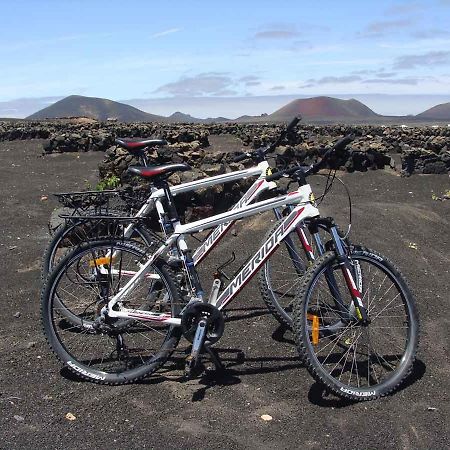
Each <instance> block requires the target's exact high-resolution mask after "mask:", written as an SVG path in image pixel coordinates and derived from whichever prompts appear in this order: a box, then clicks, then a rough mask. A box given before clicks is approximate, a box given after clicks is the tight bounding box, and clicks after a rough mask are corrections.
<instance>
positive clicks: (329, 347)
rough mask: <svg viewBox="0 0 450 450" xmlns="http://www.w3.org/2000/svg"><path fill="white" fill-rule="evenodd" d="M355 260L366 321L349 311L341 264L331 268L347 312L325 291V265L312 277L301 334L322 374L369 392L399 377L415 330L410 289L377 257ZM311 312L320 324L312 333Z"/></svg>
mask: <svg viewBox="0 0 450 450" xmlns="http://www.w3.org/2000/svg"><path fill="white" fill-rule="evenodd" d="M356 259H357V261H358V262H359V264H360V270H361V272H360V273H361V276H362V286H363V289H362V292H361V294H362V299H363V304H364V305H365V306H366V308H367V312H368V316H369V319H370V324H369V325H368V326H362V325H360V324H359V322H358V321H357V320H356V318H355V317H354V314H353V313H352V312H351V310H350V309H351V306H352V302H351V299H350V297H349V294H348V289H347V288H346V286H345V282H344V279H343V276H342V274H341V270H340V268H338V267H336V268H335V270H334V271H333V272H334V274H335V278H336V282H337V284H338V285H339V291H340V292H341V293H344V295H343V300H344V301H343V302H342V303H344V304H345V305H347V311H342V307H340V306H339V304H340V303H341V302H339V301H336V299H335V298H333V297H332V295H331V293H330V292H329V288H328V285H327V283H326V280H325V273H326V267H324V268H323V269H322V270H321V271H320V272H319V273H318V275H317V276H316V277H315V278H314V280H313V281H312V283H311V288H310V289H309V295H308V297H307V300H306V302H305V304H304V308H305V309H304V314H303V320H302V324H303V330H304V331H303V335H304V337H305V340H306V347H307V351H308V353H309V354H310V356H311V357H312V358H313V360H314V363H315V366H316V367H318V368H319V371H320V372H321V375H322V376H325V377H326V378H328V379H329V380H332V382H333V383H335V384H337V385H338V386H339V387H340V389H341V390H343V391H345V390H346V389H349V390H350V392H351V393H353V391H354V392H366V393H369V394H371V393H373V392H375V391H374V389H382V388H383V387H385V386H388V385H389V386H391V385H395V384H396V383H397V379H398V381H400V380H401V378H402V376H403V371H404V368H405V367H406V366H408V364H409V363H410V360H411V356H412V354H413V349H414V345H413V342H412V341H413V340H412V336H413V335H414V330H413V321H412V320H411V308H410V305H409V301H408V293H407V292H406V291H405V289H404V287H403V286H402V283H400V282H398V281H397V280H396V277H395V275H394V274H393V273H392V272H391V271H390V270H389V269H388V268H387V267H385V266H384V265H382V264H381V263H379V262H378V261H374V260H372V259H370V260H369V259H366V258H364V257H358V258H356ZM312 313H313V314H315V315H317V316H318V317H319V322H320V326H319V331H318V332H317V330H314V331H315V333H314V332H313V326H312V323H311V320H308V314H309V315H310V318H311V314H312ZM339 324H341V326H338V325H339ZM317 333H318V337H317ZM314 334H315V336H314ZM356 395H357V394H356Z"/></svg>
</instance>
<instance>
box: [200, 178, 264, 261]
mask: <svg viewBox="0 0 450 450" xmlns="http://www.w3.org/2000/svg"><path fill="white" fill-rule="evenodd" d="M267 185H268V183H267V181H266V180H265V179H264V178H263V179H258V180H256V181H255V182H254V183H253V184H252V185H251V186H250V188H249V190H248V191H247V192H246V193H245V194H244V196H243V197H242V198H241V199H240V200H239V202H237V203H236V204H235V205H234V206H233V208H231V210H234V209H239V208H242V207H243V206H246V205H248V204H250V203H251V202H252V201H253V200H254V199H255V198H256V197H257V196H259V195H260V193H261V192H262V191H263V190H266V189H267V188H268V186H267ZM234 222H235V220H232V221H230V222H225V223H221V224H220V225H218V226H217V227H216V228H214V230H212V231H211V232H210V233H209V234H208V236H207V237H206V239H205V240H204V242H203V243H202V244H201V245H200V247H198V248H197V250H195V252H194V254H193V255H192V258H193V259H194V264H195V265H197V264H199V263H200V262H201V261H202V260H203V259H204V258H205V257H206V255H208V254H209V252H210V251H211V250H212V249H213V248H214V247H215V246H216V245H217V244H218V242H219V241H220V240H221V239H222V238H223V237H224V236H225V234H226V233H227V232H228V230H229V229H230V228H231V227H232V226H233V224H234Z"/></svg>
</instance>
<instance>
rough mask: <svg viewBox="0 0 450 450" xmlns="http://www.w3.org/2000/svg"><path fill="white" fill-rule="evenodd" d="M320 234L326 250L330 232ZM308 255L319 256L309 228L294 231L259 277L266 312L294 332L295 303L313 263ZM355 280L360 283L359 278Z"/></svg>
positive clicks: (278, 223)
mask: <svg viewBox="0 0 450 450" xmlns="http://www.w3.org/2000/svg"><path fill="white" fill-rule="evenodd" d="M281 222H282V220H279V221H276V222H275V224H274V226H273V227H272V228H271V229H270V230H269V232H268V233H267V234H266V236H265V237H264V242H266V241H267V240H268V239H269V238H270V236H271V235H272V234H273V233H274V232H275V230H276V229H277V228H278V227H279V226H280V224H281ZM301 233H303V235H302V234H301ZM319 234H320V237H321V241H322V244H323V245H324V246H328V245H329V244H327V243H328V242H329V243H330V244H331V241H330V238H331V236H330V234H329V233H328V232H326V231H325V230H324V229H322V228H320V229H319ZM302 240H303V242H302ZM358 248H359V246H352V247H351V249H358ZM307 252H310V253H311V255H312V257H313V258H318V257H319V256H320V252H319V249H318V248H317V246H316V243H315V240H314V239H313V237H312V236H311V235H310V234H309V231H308V228H306V227H305V228H299V229H298V230H297V229H295V230H293V231H291V233H289V235H288V236H287V238H285V239H284V240H283V242H281V243H280V245H279V247H278V248H277V249H276V250H275V252H274V253H273V254H272V255H271V256H270V258H269V259H268V260H267V262H266V263H265V264H264V266H263V267H262V268H261V270H260V271H259V274H258V283H259V289H260V292H261V296H262V298H263V300H264V302H265V304H266V305H267V308H268V309H269V311H270V312H271V313H272V315H273V316H274V317H275V318H276V319H277V320H278V322H280V323H281V324H283V325H285V326H287V327H289V328H292V313H293V307H294V299H295V297H296V294H297V291H298V289H299V287H300V285H301V283H302V277H303V276H304V274H305V272H306V270H307V268H308V267H309V266H310V265H311V264H312V261H313V260H312V258H311V256H310V257H309V258H308V255H307ZM356 270H357V267H356ZM356 279H357V280H359V279H360V278H359V277H358V276H357V274H356Z"/></svg>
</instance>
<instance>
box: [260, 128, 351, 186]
mask: <svg viewBox="0 0 450 450" xmlns="http://www.w3.org/2000/svg"><path fill="white" fill-rule="evenodd" d="M354 139H355V136H354V135H353V134H349V135H347V136H345V137H343V138H342V139H340V140H339V141H337V142H336V144H334V145H333V147H331V148H329V149H328V150H327V151H326V152H325V154H324V155H323V156H322V159H321V160H320V161H319V162H317V163H315V164H312V165H310V166H294V167H291V168H289V169H285V170H280V171H278V172H275V173H273V174H272V175H269V176H267V177H266V181H275V180H279V179H280V178H282V177H283V176H284V175H293V174H294V173H295V172H297V171H302V173H303V175H304V176H305V177H307V176H308V175H312V174H314V173H316V172H318V171H319V170H320V169H321V168H322V167H323V166H324V165H325V162H326V161H327V159H328V158H329V157H330V155H331V154H332V153H335V152H336V153H337V152H340V151H343V150H345V148H346V147H347V145H348V144H350V142H352V141H353V140H354Z"/></svg>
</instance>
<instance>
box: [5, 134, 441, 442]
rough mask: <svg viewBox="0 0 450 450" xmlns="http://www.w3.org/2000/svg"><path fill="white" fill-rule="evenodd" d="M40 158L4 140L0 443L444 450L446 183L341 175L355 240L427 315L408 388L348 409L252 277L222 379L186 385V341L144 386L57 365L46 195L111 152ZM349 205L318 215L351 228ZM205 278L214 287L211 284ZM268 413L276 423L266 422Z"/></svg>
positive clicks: (334, 203) (89, 172)
mask: <svg viewBox="0 0 450 450" xmlns="http://www.w3.org/2000/svg"><path fill="white" fill-rule="evenodd" d="M40 153H41V142H40V141H25V142H18V141H16V142H4V143H1V144H0V161H1V164H0V180H1V183H0V189H1V192H0V195H1V214H0V233H1V239H0V254H1V257H0V266H1V270H0V274H1V275H0V277H1V278H0V285H1V286H2V303H1V304H2V314H1V318H0V323H1V327H0V361H1V362H0V365H1V370H0V408H1V413H0V448H4V449H14V448H39V449H44V448H49V449H50V448H51V449H54V448H78V449H92V448H127V449H131V448H155V449H166V448H174V449H175V448H176V449H181V448H191V449H194V448H195V449H200V448H208V449H224V448H229V449H234V448H236V449H237V448H254V449H284V448H286V449H288V448H289V449H291V448H292V449H294V448H321V449H323V448H342V449H353V448H354V449H356V448H376V449H381V448H404V449H425V448H433V449H443V448H448V446H449V444H450V441H449V426H448V414H449V397H448V389H449V381H450V376H449V375H450V364H449V353H448V352H449V335H450V334H449V322H450V319H449V318H448V317H449V316H448V307H449V292H450V276H449V250H450V248H449V247H450V245H449V239H450V233H449V230H450V227H449V221H450V214H449V209H450V201H446V202H441V201H434V200H432V193H433V192H434V193H435V194H436V195H438V196H439V195H441V194H442V193H443V192H444V191H446V190H447V189H449V188H450V183H449V179H448V177H447V176H413V177H411V178H408V179H402V178H400V177H399V176H397V175H395V174H394V173H389V172H384V171H378V172H369V173H355V174H351V175H348V174H347V175H343V179H344V180H345V182H346V183H347V184H348V186H349V187H350V190H351V192H352V199H353V203H354V205H353V233H352V239H353V241H354V242H363V243H364V244H366V245H367V246H370V247H373V248H376V249H378V250H379V251H380V252H381V253H384V254H386V256H388V257H390V258H391V259H392V260H394V261H395V262H396V264H397V265H398V266H399V267H400V268H401V269H402V271H403V273H404V275H405V276H406V278H407V279H408V280H409V284H410V286H411V288H412V289H413V291H414V293H415V295H416V299H417V302H418V305H419V310H420V315H421V321H422V336H421V346H420V350H419V354H418V360H417V363H416V365H415V367H414V373H413V376H412V377H411V378H410V379H409V382H408V384H407V385H406V386H405V387H404V388H403V389H402V390H401V391H400V392H397V393H396V394H395V395H393V396H391V397H388V398H384V399H381V400H378V401H375V402H369V403H356V404H350V403H348V402H344V401H342V400H339V399H336V398H334V397H333V396H324V393H323V390H322V388H321V386H319V385H317V384H316V383H315V382H314V381H313V380H312V378H311V377H310V376H309V374H308V373H307V371H306V369H305V368H304V367H302V364H301V363H300V362H299V360H298V358H297V353H296V350H295V348H294V346H293V343H292V335H291V333H290V332H288V331H285V330H283V329H282V328H280V327H279V326H278V325H277V322H276V321H275V320H274V319H273V318H272V317H271V315H270V314H268V313H267V311H266V310H265V308H264V306H263V304H262V301H261V300H260V297H259V292H258V290H257V285H256V283H255V282H254V281H253V282H252V283H251V284H250V285H249V286H248V287H247V288H245V289H244V290H243V292H242V294H241V295H240V296H239V297H238V298H237V299H236V300H235V302H234V303H232V304H231V309H230V311H229V313H228V320H227V324H226V329H225V334H224V336H223V338H222V340H221V341H220V342H219V343H218V344H217V347H218V348H219V350H220V351H221V354H222V356H223V359H224V361H225V364H226V365H228V367H229V368H230V374H229V375H227V376H226V377H224V378H220V379H216V380H215V379H208V378H205V377H203V378H199V379H195V380H191V381H189V382H184V383H183V382H181V381H180V375H181V373H182V372H181V368H182V367H183V358H184V356H185V353H184V351H185V349H186V348H187V347H188V346H187V342H186V341H184V340H182V341H181V343H180V346H179V351H178V352H177V353H175V355H174V358H173V359H172V360H171V361H170V362H169V363H168V364H167V365H166V367H165V368H164V369H163V370H162V371H160V372H159V373H157V374H156V375H155V376H153V377H151V378H149V379H148V380H145V381H143V382H141V383H138V384H135V385H130V386H121V387H106V386H99V385H95V384H93V383H89V382H83V381H80V380H77V379H76V377H74V376H71V375H69V374H68V372H67V371H66V370H61V365H60V363H59V362H58V361H57V360H56V358H55V357H54V356H53V355H52V354H51V353H50V351H49V348H48V346H47V344H46V341H45V338H44V336H43V333H42V329H41V324H40V318H39V291H40V287H41V280H40V264H41V259H40V258H41V255H42V253H43V251H44V248H45V246H46V243H47V239H48V235H47V231H46V224H47V221H48V218H49V214H50V212H51V210H52V208H53V207H54V206H55V202H54V201H53V200H52V199H51V198H49V199H48V200H44V199H43V200H41V197H42V196H47V195H49V194H50V193H51V192H58V191H66V190H67V191H68V190H77V189H81V188H84V187H85V185H86V183H87V182H90V183H91V184H92V185H95V182H96V174H97V171H96V166H97V164H98V162H99V161H100V160H101V158H102V154H96V153H86V154H73V155H72V154H64V155H57V156H52V157H45V158H42V157H41V156H40ZM86 180H87V181H86ZM312 186H313V188H315V190H316V193H317V194H319V193H320V187H321V186H323V180H322V179H321V178H316V179H312ZM346 202H347V200H346V197H345V193H344V191H343V189H342V188H340V187H339V186H338V184H336V185H335V192H334V193H332V194H330V196H329V197H328V198H327V199H326V201H325V202H324V205H323V209H322V212H323V213H324V214H336V215H337V216H338V217H339V215H340V216H341V222H342V223H344V222H345V218H346V212H347V210H346V205H347V203H346ZM341 209H342V213H341V214H337V212H338V211H340V210H341ZM269 220H270V216H259V217H256V218H254V219H253V220H250V221H248V222H242V223H239V224H238V225H237V226H236V228H235V230H236V233H233V234H236V236H233V235H232V234H230V235H229V236H227V237H226V239H225V240H224V241H223V243H221V246H220V247H219V249H217V250H216V251H215V252H213V253H212V254H211V255H210V256H209V257H208V259H207V260H206V261H205V263H204V264H205V265H204V266H203V272H212V271H213V269H215V268H216V267H217V266H218V265H219V264H220V262H223V261H224V260H225V259H227V258H228V257H229V255H230V252H231V251H232V250H233V249H234V250H235V251H236V252H237V255H238V258H239V259H240V262H242V261H243V260H244V259H245V258H246V257H248V256H249V254H250V250H255V249H256V247H257V243H258V240H259V239H260V238H261V237H262V235H263V233H264V231H265V229H266V227H267V224H268V221H269ZM244 225H246V228H245V229H244ZM414 244H415V245H414ZM412 247H416V248H412ZM236 265H238V262H237V263H236ZM205 280H207V281H205V285H207V286H209V284H210V282H211V278H210V276H209V277H208V278H205ZM240 352H243V357H242V354H241V353H240ZM67 413H71V414H73V415H74V416H75V420H68V419H66V417H65V416H66V414H67ZM263 414H268V415H270V416H272V417H273V420H271V421H268V422H266V421H263V420H262V419H261V416H262V415H263Z"/></svg>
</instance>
